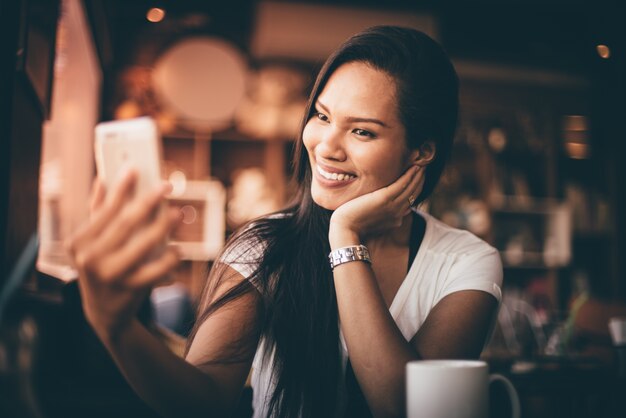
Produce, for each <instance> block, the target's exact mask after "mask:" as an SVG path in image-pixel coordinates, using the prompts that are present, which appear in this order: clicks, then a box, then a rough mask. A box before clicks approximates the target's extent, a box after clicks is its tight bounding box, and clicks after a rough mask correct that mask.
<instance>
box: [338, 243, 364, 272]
mask: <svg viewBox="0 0 626 418" xmlns="http://www.w3.org/2000/svg"><path fill="white" fill-rule="evenodd" d="M328 260H329V261H330V269H331V270H333V269H334V268H335V267H337V266H338V265H340V264H343V263H349V262H351V261H365V262H366V263H370V264H371V263H372V259H371V258H370V252H369V251H368V250H367V247H366V246H365V245H351V246H349V247H342V248H337V249H336V250H334V251H331V252H330V254H328Z"/></svg>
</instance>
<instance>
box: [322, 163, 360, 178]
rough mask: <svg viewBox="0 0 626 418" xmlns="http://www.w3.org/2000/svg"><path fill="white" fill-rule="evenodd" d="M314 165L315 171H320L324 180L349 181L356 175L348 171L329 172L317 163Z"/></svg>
mask: <svg viewBox="0 0 626 418" xmlns="http://www.w3.org/2000/svg"><path fill="white" fill-rule="evenodd" d="M315 167H316V168H317V172H318V173H320V175H321V176H322V177H324V178H325V179H326V180H331V181H349V180H352V179H355V178H356V176H354V175H352V174H348V173H329V172H328V171H324V169H322V168H321V167H320V166H319V165H316V166H315Z"/></svg>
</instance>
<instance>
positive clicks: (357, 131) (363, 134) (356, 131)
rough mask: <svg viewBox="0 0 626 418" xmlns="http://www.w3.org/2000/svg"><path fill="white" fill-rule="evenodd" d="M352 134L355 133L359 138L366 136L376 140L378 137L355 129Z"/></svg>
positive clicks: (363, 130)
mask: <svg viewBox="0 0 626 418" xmlns="http://www.w3.org/2000/svg"><path fill="white" fill-rule="evenodd" d="M352 133H354V134H355V135H358V136H365V137H368V138H375V137H376V135H374V134H373V133H371V132H370V131H366V130H365V129H355V130H353V131H352Z"/></svg>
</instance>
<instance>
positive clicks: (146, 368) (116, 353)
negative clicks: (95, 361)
mask: <svg viewBox="0 0 626 418" xmlns="http://www.w3.org/2000/svg"><path fill="white" fill-rule="evenodd" d="M102 340H103V342H104V344H105V346H106V348H107V349H108V351H109V352H110V354H111V356H112V357H113V360H114V361H115V363H116V364H117V365H118V367H119V369H120V371H121V372H122V374H123V375H124V376H125V378H126V380H127V381H128V382H129V384H130V385H131V386H132V388H133V389H134V390H135V392H136V393H137V394H138V395H139V397H140V398H142V399H143V400H144V402H146V404H148V405H149V406H150V407H152V408H153V409H154V410H155V411H157V412H158V413H159V414H160V415H162V416H164V417H193V416H203V417H207V416H211V417H221V416H226V415H227V413H226V412H227V411H226V409H227V408H228V405H227V402H225V400H224V397H223V396H220V393H219V387H218V385H217V383H216V382H215V381H214V380H213V379H212V378H211V376H209V375H207V374H206V373H203V372H202V371H200V370H199V369H198V368H196V367H195V366H194V365H192V364H190V363H188V362H186V361H185V360H184V359H182V358H180V357H178V356H177V355H175V354H174V353H172V352H171V351H170V350H169V349H168V348H167V347H166V346H165V345H164V344H163V343H161V341H159V340H158V339H157V338H156V337H155V336H154V335H152V334H151V333H150V332H149V331H148V330H147V329H146V328H145V327H144V326H143V325H142V324H140V323H139V321H136V320H135V321H133V322H132V323H131V324H129V326H128V327H127V328H125V329H124V330H123V331H121V332H120V333H119V334H118V335H116V336H115V338H106V337H104V338H102Z"/></svg>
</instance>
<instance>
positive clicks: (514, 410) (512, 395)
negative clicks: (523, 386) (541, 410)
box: [489, 373, 521, 418]
mask: <svg viewBox="0 0 626 418" xmlns="http://www.w3.org/2000/svg"><path fill="white" fill-rule="evenodd" d="M496 380H498V381H500V382H502V383H503V384H504V387H505V388H506V392H507V394H508V395H509V399H510V401H511V416H512V418H520V415H521V408H520V403H519V395H518V394H517V390H515V386H513V383H511V381H510V380H509V379H507V378H506V377H504V376H502V375H501V374H497V373H494V374H490V375H489V384H490V385H491V384H492V383H493V382H495V381H496Z"/></svg>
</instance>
